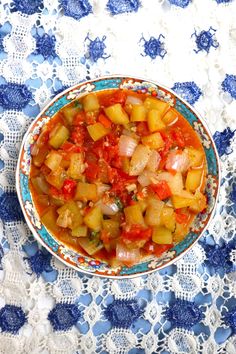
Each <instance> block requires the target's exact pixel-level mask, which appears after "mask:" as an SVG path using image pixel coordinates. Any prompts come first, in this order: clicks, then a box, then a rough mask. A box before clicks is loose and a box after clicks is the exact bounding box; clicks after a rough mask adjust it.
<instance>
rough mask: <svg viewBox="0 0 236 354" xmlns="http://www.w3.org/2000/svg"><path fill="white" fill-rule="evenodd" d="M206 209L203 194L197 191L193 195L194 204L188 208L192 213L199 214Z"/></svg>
mask: <svg viewBox="0 0 236 354" xmlns="http://www.w3.org/2000/svg"><path fill="white" fill-rule="evenodd" d="M206 207H207V199H206V196H205V195H204V194H202V193H201V192H199V191H197V192H196V193H195V194H194V202H193V204H191V206H190V208H189V209H190V210H191V211H193V212H194V213H200V212H201V211H203V210H204V209H205V208H206Z"/></svg>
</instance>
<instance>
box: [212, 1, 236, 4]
mask: <svg viewBox="0 0 236 354" xmlns="http://www.w3.org/2000/svg"><path fill="white" fill-rule="evenodd" d="M215 1H216V2H217V4H227V3H229V2H232V1H233V0H215Z"/></svg>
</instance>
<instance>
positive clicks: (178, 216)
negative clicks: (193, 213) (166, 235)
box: [175, 209, 190, 224]
mask: <svg viewBox="0 0 236 354" xmlns="http://www.w3.org/2000/svg"><path fill="white" fill-rule="evenodd" d="M189 218H190V215H189V214H185V213H183V212H182V211H181V209H176V210H175V220H176V222H177V223H178V224H187V223H188V221H189Z"/></svg>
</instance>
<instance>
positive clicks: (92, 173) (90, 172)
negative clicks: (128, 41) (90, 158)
mask: <svg viewBox="0 0 236 354" xmlns="http://www.w3.org/2000/svg"><path fill="white" fill-rule="evenodd" d="M98 172H99V166H98V165H97V164H95V163H88V167H87V168H86V170H85V176H86V179H87V180H88V181H89V182H94V181H95V180H96V178H97V176H98Z"/></svg>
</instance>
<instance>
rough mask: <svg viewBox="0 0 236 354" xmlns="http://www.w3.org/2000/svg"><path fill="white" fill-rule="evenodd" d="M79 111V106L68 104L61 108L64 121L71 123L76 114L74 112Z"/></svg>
mask: <svg viewBox="0 0 236 354" xmlns="http://www.w3.org/2000/svg"><path fill="white" fill-rule="evenodd" d="M79 111H80V107H79V106H74V107H72V106H69V107H65V108H63V111H62V113H63V116H64V118H65V121H66V122H67V123H68V124H70V125H71V124H72V123H73V120H74V117H75V116H76V114H77V113H78V112H79Z"/></svg>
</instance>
